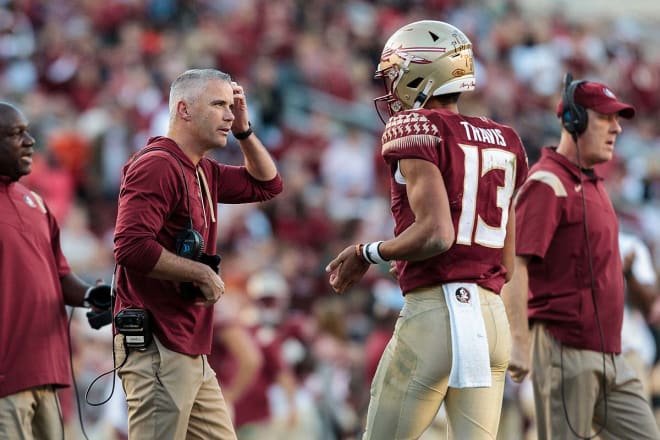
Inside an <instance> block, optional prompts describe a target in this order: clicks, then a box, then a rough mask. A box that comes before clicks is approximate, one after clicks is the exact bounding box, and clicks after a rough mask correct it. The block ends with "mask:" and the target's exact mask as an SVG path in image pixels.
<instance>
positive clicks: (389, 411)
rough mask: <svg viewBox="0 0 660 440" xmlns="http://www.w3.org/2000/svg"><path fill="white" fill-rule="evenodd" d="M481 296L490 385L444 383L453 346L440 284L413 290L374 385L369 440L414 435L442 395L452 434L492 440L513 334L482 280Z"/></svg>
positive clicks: (452, 436)
mask: <svg viewBox="0 0 660 440" xmlns="http://www.w3.org/2000/svg"><path fill="white" fill-rule="evenodd" d="M479 298H480V302H481V313H482V315H483V318H484V323H485V327H486V333H487V337H488V347H489V352H490V366H491V379H492V385H491V386H490V387H484V388H449V387H448V386H447V383H448V379H449V372H450V370H451V365H452V348H451V332H450V325H449V312H448V309H447V304H446V302H445V297H444V294H443V291H442V287H441V286H435V287H431V288H424V289H418V290H416V291H414V292H410V293H409V294H407V295H406V297H405V304H404V306H403V309H402V310H401V314H400V316H399V319H398V321H397V323H396V326H395V330H394V335H393V336H392V339H391V340H390V342H389V344H388V345H387V348H386V349H385V352H384V353H383V355H382V357H381V360H380V363H379V364H378V369H377V371H376V375H375V377H374V380H373V383H372V386H371V400H370V402H369V410H368V414H367V427H366V430H365V433H364V437H363V439H364V440H367V439H369V440H404V439H406V440H407V439H416V438H418V437H419V436H421V435H422V433H424V431H425V430H426V428H427V427H428V426H429V425H430V424H431V423H432V421H433V419H434V417H435V415H436V413H437V412H438V409H439V408H440V405H441V404H442V403H443V402H444V403H445V406H446V410H447V419H448V427H447V428H448V431H449V432H448V435H449V438H450V439H460V440H462V439H470V440H480V439H484V440H485V439H488V440H495V438H496V436H497V428H498V424H499V420H500V411H501V408H502V395H503V392H504V379H505V374H506V369H507V366H508V363H509V358H510V354H511V336H510V333H509V322H508V320H507V316H506V310H505V308H504V303H503V302H502V299H501V298H500V296H499V295H496V294H495V293H493V292H491V291H489V290H486V289H482V288H481V287H480V288H479Z"/></svg>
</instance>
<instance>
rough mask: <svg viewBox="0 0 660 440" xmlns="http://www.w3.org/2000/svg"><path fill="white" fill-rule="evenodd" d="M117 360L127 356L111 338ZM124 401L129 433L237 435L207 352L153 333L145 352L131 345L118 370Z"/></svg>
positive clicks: (202, 437)
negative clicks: (182, 349) (172, 346)
mask: <svg viewBox="0 0 660 440" xmlns="http://www.w3.org/2000/svg"><path fill="white" fill-rule="evenodd" d="M115 352H116V356H117V365H121V363H122V362H123V361H124V358H125V356H126V355H125V349H124V345H123V335H117V336H116V337H115ZM118 374H119V377H120V378H121V381H122V384H123V386H124V391H125V393H126V402H127V404H128V438H129V439H135V440H142V439H145V440H148V439H154V440H155V439H158V440H179V439H199V440H235V439H236V434H235V433H234V428H233V426H232V422H231V419H230V416H229V412H228V410H227V405H226V404H225V400H224V398H223V397H222V392H221V391H220V386H219V385H218V381H217V379H216V377H215V372H214V371H213V369H211V367H210V366H209V364H208V361H207V359H206V356H205V355H199V356H188V355H184V354H181V353H176V352H174V351H171V350H168V349H167V348H165V347H164V346H163V345H162V344H161V343H160V342H159V341H158V340H157V339H156V338H155V337H154V341H153V342H152V343H151V344H150V345H149V347H148V348H147V350H146V351H143V352H141V351H136V350H131V351H130V352H129V355H128V359H127V360H126V363H125V364H124V365H123V366H122V367H121V368H120V369H119V370H118Z"/></svg>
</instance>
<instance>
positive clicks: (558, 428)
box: [505, 75, 660, 440]
mask: <svg viewBox="0 0 660 440" xmlns="http://www.w3.org/2000/svg"><path fill="white" fill-rule="evenodd" d="M634 114H635V109H634V108H633V107H632V106H630V105H628V104H625V103H622V102H620V101H619V100H618V99H617V98H616V96H615V95H614V93H613V92H612V91H611V90H610V89H609V88H608V87H607V86H606V85H605V84H601V83H596V82H586V81H571V78H570V75H567V77H566V83H565V89H564V93H563V96H562V100H561V102H560V103H559V105H558V107H557V116H558V117H559V118H560V121H561V126H562V130H561V138H560V140H559V145H558V146H557V147H546V148H544V149H543V152H542V157H541V159H540V160H539V161H538V163H536V164H535V165H534V166H533V167H532V168H531V169H530V173H529V177H528V179H527V181H526V182H525V184H524V186H523V187H522V189H521V191H520V194H519V195H518V197H517V199H516V200H517V201H516V225H517V229H516V260H515V261H516V264H515V272H514V276H513V279H512V281H511V282H510V283H509V284H507V288H506V289H505V299H506V301H507V308H508V312H509V314H510V321H511V326H512V335H513V341H514V345H513V350H512V358H511V362H510V367H509V370H510V373H511V377H512V378H513V379H514V380H516V381H521V380H522V379H523V378H524V377H525V375H526V374H527V372H528V371H529V369H530V360H529V357H530V353H529V349H528V346H529V339H530V335H529V331H528V320H529V323H531V326H532V327H531V340H532V342H531V344H532V350H531V371H532V383H533V388H534V400H535V407H536V420H537V428H538V437H539V439H541V440H545V439H569V438H591V437H590V436H592V434H593V433H594V431H595V432H596V433H597V434H598V435H600V436H602V437H603V438H626V439H632V438H634V439H658V438H660V432H659V431H658V427H657V425H656V423H655V420H654V418H653V414H652V412H651V408H650V406H649V403H648V402H647V401H646V399H645V396H644V392H643V389H642V384H641V383H640V381H639V379H638V378H637V377H636V375H635V372H634V370H633V369H631V368H630V366H629V365H628V364H627V363H626V361H625V360H624V357H623V355H622V354H621V323H622V319H623V304H624V284H623V272H622V266H621V258H620V256H619V244H618V239H619V234H618V222H617V217H616V213H615V212H614V209H613V207H612V203H611V202H610V199H609V197H608V195H607V192H606V189H605V187H604V185H603V183H602V179H601V178H600V177H599V176H598V174H597V173H596V171H595V170H594V166H595V165H597V164H599V163H604V162H607V161H609V160H611V159H612V155H613V152H614V143H615V141H616V138H617V135H619V133H621V126H620V125H619V118H626V119H629V118H632V117H633V116H634Z"/></svg>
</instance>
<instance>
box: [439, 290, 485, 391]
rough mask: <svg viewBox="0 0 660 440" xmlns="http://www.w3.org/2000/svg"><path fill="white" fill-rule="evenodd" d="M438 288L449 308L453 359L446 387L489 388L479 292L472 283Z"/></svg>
mask: <svg viewBox="0 0 660 440" xmlns="http://www.w3.org/2000/svg"><path fill="white" fill-rule="evenodd" d="M442 289H443V291H444V293H445V300H446V301H447V307H448V308H449V320H450V325H451V349H452V353H453V359H452V363H451V372H450V373H449V386H450V387H453V388H468V387H489V386H490V385H491V377H490V356H489V354H488V337H487V335H486V326H485V324H484V318H483V316H482V314H481V304H480V301H479V290H478V288H477V285H476V284H473V283H449V284H444V285H443V286H442Z"/></svg>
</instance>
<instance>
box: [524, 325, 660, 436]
mask: <svg viewBox="0 0 660 440" xmlns="http://www.w3.org/2000/svg"><path fill="white" fill-rule="evenodd" d="M604 360H605V365H604V368H605V383H606V385H605V390H606V397H607V400H606V402H607V405H605V399H604V398H603V355H602V353H599V352H595V351H591V350H578V349H575V348H570V347H566V346H563V347H562V345H561V344H560V343H559V342H558V341H557V340H556V339H554V338H553V337H552V336H551V335H550V334H549V333H548V331H547V330H546V329H545V327H544V326H543V324H539V323H537V324H535V325H534V326H533V328H532V383H533V385H534V401H535V407H536V420H537V427H538V439H539V440H550V439H557V440H560V439H561V440H568V439H576V438H580V437H589V436H590V435H592V434H593V433H594V432H598V431H600V434H599V435H600V438H602V439H617V440H646V439H648V440H658V439H660V432H659V431H658V427H657V425H656V422H655V419H654V417H653V413H652V412H651V407H650V405H649V402H648V401H647V400H646V398H645V395H644V391H643V388H642V384H641V383H640V381H639V379H638V378H637V376H636V375H635V372H634V371H633V369H632V368H630V367H629V366H628V364H627V363H626V361H625V360H624V358H623V356H622V355H613V354H606V355H605V359H604ZM606 408H607V409H606ZM603 424H605V428H603V430H602V431H601V427H602V426H603ZM576 433H577V435H576Z"/></svg>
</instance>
